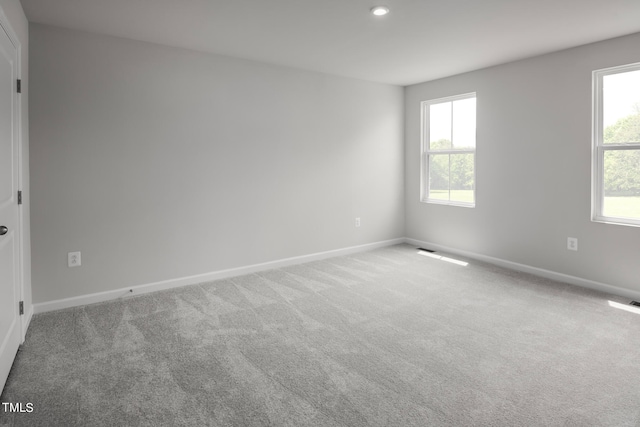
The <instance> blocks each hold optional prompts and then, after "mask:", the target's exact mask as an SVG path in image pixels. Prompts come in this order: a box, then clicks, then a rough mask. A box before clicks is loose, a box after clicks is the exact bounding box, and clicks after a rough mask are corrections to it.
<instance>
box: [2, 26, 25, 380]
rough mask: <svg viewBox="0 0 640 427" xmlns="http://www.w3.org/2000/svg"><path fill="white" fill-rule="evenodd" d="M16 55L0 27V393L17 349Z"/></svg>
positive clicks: (18, 317) (18, 331) (18, 316)
mask: <svg viewBox="0 0 640 427" xmlns="http://www.w3.org/2000/svg"><path fill="white" fill-rule="evenodd" d="M16 76H17V52H16V48H15V47H14V45H13V43H11V40H10V39H9V36H7V34H6V33H5V31H4V29H3V27H2V25H1V23H0V390H1V389H2V388H3V387H4V384H5V382H6V380H7V376H8V375H9V370H10V369H11V365H12V363H13V359H14V358H15V355H16V352H17V351H18V346H19V345H20V327H21V326H20V314H19V312H18V303H19V301H20V287H19V280H18V274H19V269H18V261H19V252H18V251H19V247H18V245H19V238H18V197H17V192H18V161H19V157H18V156H19V154H18V147H19V141H18V129H17V120H16V119H17V93H16Z"/></svg>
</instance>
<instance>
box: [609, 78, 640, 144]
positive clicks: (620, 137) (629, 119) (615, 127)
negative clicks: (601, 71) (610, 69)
mask: <svg viewBox="0 0 640 427" xmlns="http://www.w3.org/2000/svg"><path fill="white" fill-rule="evenodd" d="M602 95H603V101H602V102H603V104H602V105H603V112H602V113H603V114H602V124H603V138H602V140H603V141H604V143H605V144H613V143H625V142H640V70H637V71H630V72H626V73H618V74H610V75H607V76H603V78H602Z"/></svg>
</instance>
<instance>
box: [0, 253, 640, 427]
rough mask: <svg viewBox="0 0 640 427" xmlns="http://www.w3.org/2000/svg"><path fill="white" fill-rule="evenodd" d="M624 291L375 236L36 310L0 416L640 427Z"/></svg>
mask: <svg viewBox="0 0 640 427" xmlns="http://www.w3.org/2000/svg"><path fill="white" fill-rule="evenodd" d="M608 300H614V301H617V302H620V303H624V304H626V303H628V302H629V301H628V300H624V299H622V298H617V297H613V296H608V295H604V294H600V293H597V292H592V291H588V290H584V289H580V288H576V287H572V286H569V285H566V284H562V283H558V282H553V281H550V280H546V279H542V278H538V277H534V276H530V275H526V274H521V273H516V272H513V271H509V270H504V269H500V268H497V267H494V266H490V265H487V264H482V263H479V262H476V261H470V263H469V265H468V266H462V265H457V264H452V263H449V262H445V261H443V260H439V259H433V258H429V257H425V256H422V255H420V254H418V253H417V251H416V249H415V248H413V247H411V246H408V245H399V246H393V247H389V248H383V249H379V250H375V251H371V252H365V253H359V254H355V255H351V256H345V257H339V258H332V259H328V260H325V261H318V262H313V263H308V264H303V265H298V266H293V267H287V268H282V269H277V270H271V271H266V272H263V273H259V274H252V275H248V276H242V277H236V278H233V279H230V280H221V281H216V282H210V283H203V284H200V285H195V286H189V287H184V288H180V289H176V290H171V291H165V292H158V293H153V294H147V295H142V296H138V297H131V298H127V299H121V300H117V301H111V302H107V303H101V304H95V305H89V306H84V307H79V308H73V309H68V310H62V311H57V312H51V313H45V314H41V315H37V316H35V317H34V319H33V321H32V324H31V327H30V328H29V332H28V335H27V340H26V342H25V344H24V346H23V348H22V350H21V351H20V352H19V354H18V357H17V359H16V362H15V364H14V367H13V369H12V371H11V374H10V377H9V380H8V382H7V385H6V387H5V390H4V392H3V394H2V396H1V401H2V402H14V403H15V402H20V403H23V404H24V403H28V402H29V403H32V404H33V407H34V411H33V412H32V413H6V412H4V411H3V410H2V408H0V425H2V426H6V425H8V426H23V425H24V426H27V425H28V426H37V425H43V426H75V425H81V426H102V425H105V426H106V425H114V426H136V425H144V426H161V425H166V426H180V425H184V426H207V425H210V426H295V427H299V426H471V425H474V426H638V425H640V347H639V345H638V342H639V341H638V331H639V330H640V328H639V327H640V314H637V313H633V312H627V311H624V310H620V309H617V308H612V307H610V306H609V304H608Z"/></svg>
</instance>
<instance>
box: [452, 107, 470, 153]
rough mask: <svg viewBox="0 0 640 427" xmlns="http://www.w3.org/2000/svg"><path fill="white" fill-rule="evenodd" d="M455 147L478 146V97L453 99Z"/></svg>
mask: <svg viewBox="0 0 640 427" xmlns="http://www.w3.org/2000/svg"><path fill="white" fill-rule="evenodd" d="M452 142H453V148H475V147H476V99H475V98H467V99H460V100H458V101H453V141H452Z"/></svg>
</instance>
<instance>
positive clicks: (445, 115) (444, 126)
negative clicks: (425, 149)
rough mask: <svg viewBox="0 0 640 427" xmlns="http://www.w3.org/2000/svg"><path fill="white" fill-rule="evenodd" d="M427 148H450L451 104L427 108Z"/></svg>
mask: <svg viewBox="0 0 640 427" xmlns="http://www.w3.org/2000/svg"><path fill="white" fill-rule="evenodd" d="M429 148H430V149H432V150H437V149H450V148H451V102H443V103H440V104H431V105H430V106H429Z"/></svg>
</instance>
